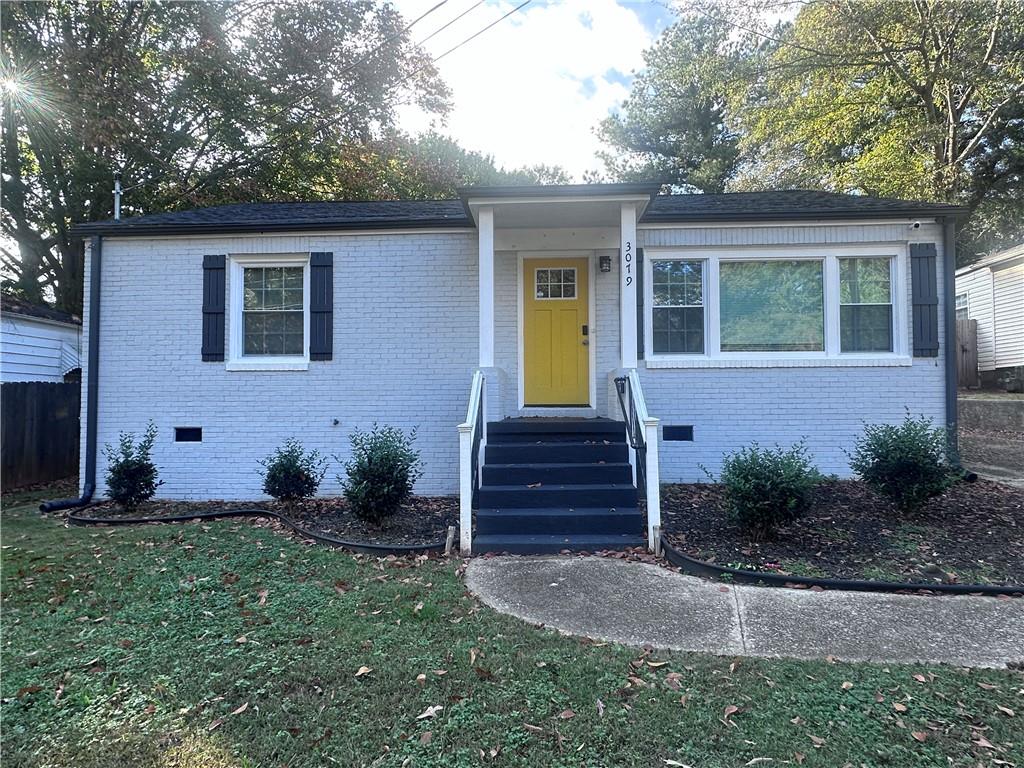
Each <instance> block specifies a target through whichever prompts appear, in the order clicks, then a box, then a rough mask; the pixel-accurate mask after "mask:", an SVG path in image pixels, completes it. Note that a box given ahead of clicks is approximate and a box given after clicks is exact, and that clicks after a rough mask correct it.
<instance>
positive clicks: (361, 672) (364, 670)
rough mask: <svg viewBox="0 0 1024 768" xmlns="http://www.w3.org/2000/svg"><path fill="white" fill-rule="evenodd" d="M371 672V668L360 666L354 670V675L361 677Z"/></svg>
mask: <svg viewBox="0 0 1024 768" xmlns="http://www.w3.org/2000/svg"><path fill="white" fill-rule="evenodd" d="M371 672H373V670H372V669H370V668H369V667H360V668H359V669H357V670H356V677H363V676H364V675H368V674H370V673H371Z"/></svg>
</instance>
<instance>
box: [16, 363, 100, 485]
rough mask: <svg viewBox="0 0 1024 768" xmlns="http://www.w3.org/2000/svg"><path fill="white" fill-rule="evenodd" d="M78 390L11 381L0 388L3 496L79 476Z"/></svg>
mask: <svg viewBox="0 0 1024 768" xmlns="http://www.w3.org/2000/svg"><path fill="white" fill-rule="evenodd" d="M80 393H81V384H77V383H76V384H61V383H54V382H48V381H11V382H5V383H4V384H3V385H2V386H0V418H2V422H0V454H2V461H0V464H2V466H0V472H2V482H3V487H4V490H5V491H7V490H10V489H13V488H17V487H20V486H23V485H31V484H32V483H42V482H47V481H49V480H59V479H60V478H62V477H68V476H70V475H74V474H76V473H77V472H78V430H79V408H80V398H81V394H80Z"/></svg>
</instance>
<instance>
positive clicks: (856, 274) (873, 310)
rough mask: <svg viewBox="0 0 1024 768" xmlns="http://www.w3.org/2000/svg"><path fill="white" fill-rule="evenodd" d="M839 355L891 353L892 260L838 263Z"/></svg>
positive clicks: (873, 259) (869, 259) (858, 260)
mask: <svg viewBox="0 0 1024 768" xmlns="http://www.w3.org/2000/svg"><path fill="white" fill-rule="evenodd" d="M839 351H840V352H892V259H886V258H852V259H839Z"/></svg>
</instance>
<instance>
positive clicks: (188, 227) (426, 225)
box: [71, 216, 475, 237]
mask: <svg viewBox="0 0 1024 768" xmlns="http://www.w3.org/2000/svg"><path fill="white" fill-rule="evenodd" d="M140 218H143V217H140ZM131 222H132V219H120V220H119V221H106V222H96V223H88V224H76V225H75V226H73V227H72V228H71V234H72V235H78V236H81V237H88V236H90V235H104V236H106V237H145V236H149V235H222V234H228V233H232V234H237V233H261V232H331V231H336V232H346V231H356V232H359V231H376V230H382V229H384V230H386V229H399V230H400V229H446V228H453V229H459V228H465V229H467V230H472V229H473V228H474V226H475V225H474V224H473V220H472V219H463V218H455V217H451V216H447V217H445V216H442V217H435V218H429V219H427V218H424V219H403V220H397V221H395V220H390V221H388V220H381V221H359V222H352V221H331V220H324V221H298V222H295V221H274V222H267V221H260V222H235V223H221V224H218V223H216V222H214V223H207V222H203V223H179V224H159V223H153V224H132V223H131Z"/></svg>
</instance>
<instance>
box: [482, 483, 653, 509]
mask: <svg viewBox="0 0 1024 768" xmlns="http://www.w3.org/2000/svg"><path fill="white" fill-rule="evenodd" d="M636 500H637V493H636V488H634V487H633V485H632V483H606V484H603V485H568V484H551V485H541V486H539V487H537V488H528V487H527V486H525V485H484V486H481V488H480V492H479V495H478V496H477V508H478V509H480V508H485V507H487V508H491V509H500V508H502V507H513V508H517V509H518V508H526V507H530V508H537V507H635V506H636Z"/></svg>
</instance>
